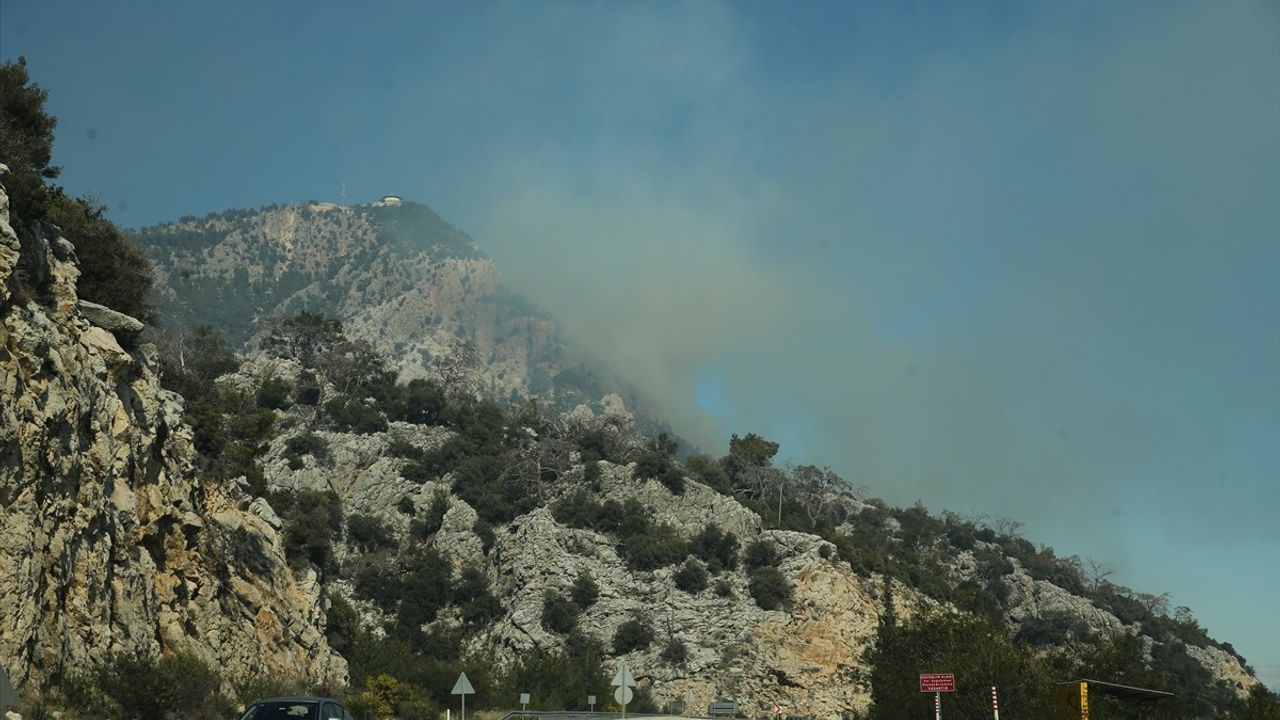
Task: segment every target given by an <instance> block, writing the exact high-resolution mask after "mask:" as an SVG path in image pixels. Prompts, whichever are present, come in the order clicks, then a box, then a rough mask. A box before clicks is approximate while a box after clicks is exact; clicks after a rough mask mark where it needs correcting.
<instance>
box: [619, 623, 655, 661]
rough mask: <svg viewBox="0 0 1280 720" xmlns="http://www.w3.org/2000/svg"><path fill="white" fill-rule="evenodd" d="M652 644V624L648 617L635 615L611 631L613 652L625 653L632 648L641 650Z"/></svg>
mask: <svg viewBox="0 0 1280 720" xmlns="http://www.w3.org/2000/svg"><path fill="white" fill-rule="evenodd" d="M652 644H653V624H652V623H651V622H649V619H648V618H645V617H642V616H637V617H634V618H632V619H630V620H628V621H626V622H624V623H622V624H621V625H619V626H618V629H617V631H615V632H614V633H613V654H614V655H625V654H626V653H629V652H631V651H632V650H643V649H645V648H647V647H649V646H650V645H652Z"/></svg>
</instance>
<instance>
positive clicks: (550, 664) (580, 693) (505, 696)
mask: <svg viewBox="0 0 1280 720" xmlns="http://www.w3.org/2000/svg"><path fill="white" fill-rule="evenodd" d="M602 655H603V650H602V648H601V647H600V644H599V643H598V642H596V641H595V640H593V639H591V638H588V637H586V636H584V635H581V634H578V633H572V634H570V635H569V636H568V637H567V638H566V639H565V643H564V649H563V650H559V651H555V652H548V651H545V650H535V651H533V652H531V653H522V655H521V657H519V658H518V659H517V660H516V662H515V664H514V665H513V666H512V668H511V669H510V671H509V672H508V673H507V674H506V676H505V677H504V678H503V679H502V683H501V686H500V688H499V689H498V691H497V692H495V693H494V696H495V704H499V706H500V707H509V706H510V705H509V704H510V703H514V702H515V700H516V698H518V697H519V695H520V693H522V692H527V693H529V694H530V695H531V698H530V699H531V700H532V702H531V703H530V705H529V709H531V710H535V709H536V710H565V709H568V710H586V709H587V704H586V702H587V696H588V695H596V696H597V697H599V698H600V699H601V700H604V698H606V697H608V696H609V695H611V694H612V692H611V690H612V689H611V688H610V687H609V677H610V676H609V674H608V673H607V672H606V669H605V667H604V664H603V663H602V661H601V656H602ZM596 709H597V710H599V709H600V705H597V706H596ZM634 709H635V705H634V704H633V705H631V706H629V707H628V710H634Z"/></svg>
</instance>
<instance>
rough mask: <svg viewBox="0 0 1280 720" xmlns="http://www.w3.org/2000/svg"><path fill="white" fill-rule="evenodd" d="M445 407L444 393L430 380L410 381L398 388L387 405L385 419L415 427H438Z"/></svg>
mask: <svg viewBox="0 0 1280 720" xmlns="http://www.w3.org/2000/svg"><path fill="white" fill-rule="evenodd" d="M445 407H446V403H445V397H444V391H443V390H441V389H440V386H439V385H437V384H436V383H434V382H432V381H430V380H410V381H409V384H408V385H403V386H398V387H397V388H396V396H395V397H394V398H393V399H391V400H390V401H389V402H388V403H387V417H388V418H390V419H392V420H402V421H404V422H408V423H414V424H416V425H438V424H439V423H440V421H441V417H442V416H443V414H444V410H445Z"/></svg>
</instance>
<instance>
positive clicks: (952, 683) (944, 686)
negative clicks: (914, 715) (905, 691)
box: [920, 673, 956, 720]
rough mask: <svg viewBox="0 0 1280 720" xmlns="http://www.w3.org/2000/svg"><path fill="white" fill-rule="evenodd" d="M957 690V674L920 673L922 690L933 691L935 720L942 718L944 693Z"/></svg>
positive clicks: (923, 691) (925, 691)
mask: <svg viewBox="0 0 1280 720" xmlns="http://www.w3.org/2000/svg"><path fill="white" fill-rule="evenodd" d="M955 691H956V676H955V675H953V674H951V673H920V692H922V693H929V692H931V693H933V718H934V720H942V693H944V692H955Z"/></svg>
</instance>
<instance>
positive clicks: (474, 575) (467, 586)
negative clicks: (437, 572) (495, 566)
mask: <svg viewBox="0 0 1280 720" xmlns="http://www.w3.org/2000/svg"><path fill="white" fill-rule="evenodd" d="M453 602H454V603H455V604H456V605H457V606H458V610H459V611H460V612H461V614H462V621H463V622H465V623H466V624H468V625H485V624H488V623H489V622H491V621H493V620H494V619H496V618H498V617H499V616H501V615H502V603H501V602H499V601H498V598H497V597H495V596H494V594H493V592H492V591H491V590H490V589H489V576H488V575H485V574H484V571H483V570H481V569H480V568H477V567H469V568H467V569H465V570H463V571H462V574H461V575H460V576H459V577H458V582H457V585H456V586H455V587H454V589H453Z"/></svg>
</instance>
